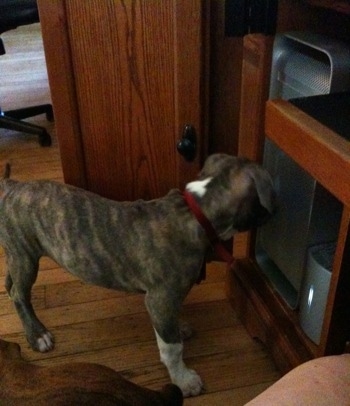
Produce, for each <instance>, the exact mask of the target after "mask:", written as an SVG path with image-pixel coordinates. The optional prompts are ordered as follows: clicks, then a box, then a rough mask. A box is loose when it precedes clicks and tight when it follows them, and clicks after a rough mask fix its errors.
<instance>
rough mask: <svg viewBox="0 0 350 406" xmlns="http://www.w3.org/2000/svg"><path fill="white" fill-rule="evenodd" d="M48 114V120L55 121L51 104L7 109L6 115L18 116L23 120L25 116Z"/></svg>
mask: <svg viewBox="0 0 350 406" xmlns="http://www.w3.org/2000/svg"><path fill="white" fill-rule="evenodd" d="M44 113H45V114H46V118H47V120H48V121H53V110H52V106H51V104H41V105H40V106H31V107H24V108H22V109H16V110H7V111H5V113H4V114H5V115H6V116H7V117H12V118H17V119H18V120H22V119H23V118H28V117H34V116H37V115H39V114H44Z"/></svg>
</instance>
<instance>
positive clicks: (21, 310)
mask: <svg viewBox="0 0 350 406" xmlns="http://www.w3.org/2000/svg"><path fill="white" fill-rule="evenodd" d="M17 257H18V258H19V259H18V260H17V259H16V258H17ZM16 258H14V257H13V256H12V255H9V254H8V255H7V268H8V269H7V271H8V274H7V276H6V282H5V286H6V290H7V292H8V294H9V296H10V298H11V299H12V300H13V302H14V304H15V307H16V310H17V313H18V316H19V318H20V319H21V322H22V324H23V328H24V331H25V334H26V337H27V340H28V342H29V344H30V346H31V347H32V348H33V350H37V351H40V352H46V351H49V350H51V349H52V348H53V346H54V340H53V336H52V334H51V333H50V332H49V331H48V330H47V329H46V327H45V326H44V325H43V324H42V323H41V321H40V320H39V319H38V318H37V316H36V314H35V312H34V309H33V306H32V303H31V289H32V286H33V284H34V282H35V280H36V277H37V273H38V266H39V264H38V259H35V260H34V259H31V258H29V257H28V256H26V255H20V256H18V254H17V255H16Z"/></svg>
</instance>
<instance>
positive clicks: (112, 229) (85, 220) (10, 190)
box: [0, 154, 275, 396]
mask: <svg viewBox="0 0 350 406" xmlns="http://www.w3.org/2000/svg"><path fill="white" fill-rule="evenodd" d="M186 189H187V191H189V192H190V193H192V194H193V196H194V197H195V199H196V201H197V203H198V204H199V205H200V207H201V209H202V211H203V213H204V214H205V215H206V216H207V218H208V219H209V220H210V221H211V223H212V225H213V227H214V229H215V230H216V232H217V234H218V236H219V237H220V238H221V239H223V240H227V239H229V238H231V237H232V236H233V234H235V233H236V232H238V231H244V230H247V229H250V228H252V227H256V226H258V225H260V224H262V223H263V222H264V221H266V219H267V218H268V217H269V216H270V215H271V214H272V213H273V211H274V208H275V202H274V191H273V186H272V181H271V178H270V176H269V175H268V173H267V172H266V171H265V170H264V169H263V168H262V167H261V166H259V165H257V164H256V163H253V162H251V161H249V160H247V159H243V158H237V157H233V156H229V155H225V154H215V155H212V156H210V157H209V158H208V159H207V160H206V162H205V165H204V167H203V170H202V171H201V173H200V175H199V180H197V181H194V182H191V183H189V184H187V186H186ZM0 196H1V197H0V243H1V244H2V245H3V247H4V249H5V253H6V256H7V266H8V275H7V280H6V288H7V291H8V293H9V295H10V297H11V298H12V299H13V301H14V303H15V306H16V309H17V312H18V315H19V317H20V318H21V321H22V323H23V326H24V330H25V333H26V336H27V339H28V342H29V343H30V345H31V347H32V348H33V349H35V350H39V351H42V352H43V351H48V350H50V349H52V348H53V345H54V342H53V337H52V335H51V333H50V332H49V331H48V330H47V329H46V327H45V326H44V325H43V324H42V323H41V322H40V321H39V319H38V318H37V316H36V315H35V312H34V310H33V307H32V305H31V302H30V295H31V288H32V285H33V284H34V282H35V280H36V277H37V272H38V263H39V259H40V257H41V256H49V257H51V258H52V259H54V260H55V261H56V262H57V263H58V264H59V265H60V266H62V267H63V268H65V269H66V270H67V271H69V272H71V273H72V274H74V275H76V276H77V277H79V278H81V279H82V280H83V281H85V282H87V283H92V284H96V285H99V286H103V287H107V288H111V289H122V290H125V291H129V292H142V293H144V294H145V302H146V307H147V310H148V312H149V314H150V317H151V321H152V324H153V327H154V329H155V332H156V338H157V343H158V347H159V350H160V356H161V360H162V361H163V363H164V364H165V365H166V366H167V368H168V371H169V374H170V377H171V380H172V382H173V383H175V384H177V385H178V386H179V387H180V388H181V389H182V391H183V393H184V395H185V396H189V395H197V394H199V393H200V392H201V389H202V382H201V379H200V377H199V376H198V375H197V374H196V372H194V371H192V370H190V369H187V367H186V366H185V364H184V362H183V359H182V352H183V345H182V341H181V334H180V328H179V323H178V316H179V312H180V309H181V304H182V302H183V300H184V298H185V297H186V295H187V294H188V292H189V290H190V289H191V287H192V286H193V284H194V283H195V282H196V280H197V279H198V276H199V273H200V269H201V266H202V264H203V261H204V260H205V255H206V252H207V251H208V249H209V248H210V243H209V240H208V237H207V235H206V233H205V231H204V230H203V228H202V226H201V225H200V224H199V223H198V221H197V220H196V218H195V217H194V215H193V214H192V212H191V211H190V210H189V207H188V206H187V204H186V203H185V201H184V198H183V196H182V193H181V192H180V191H179V190H171V191H170V192H169V193H168V194H167V195H166V196H165V197H163V198H160V199H155V200H151V201H142V200H138V201H135V202H124V203H120V202H116V201H112V200H108V199H105V198H102V197H100V196H97V195H95V194H93V193H90V192H87V191H85V190H81V189H78V188H75V187H72V186H67V185H62V184H59V183H55V182H51V181H33V182H23V183H21V182H16V181H14V180H10V179H4V180H3V181H2V182H0Z"/></svg>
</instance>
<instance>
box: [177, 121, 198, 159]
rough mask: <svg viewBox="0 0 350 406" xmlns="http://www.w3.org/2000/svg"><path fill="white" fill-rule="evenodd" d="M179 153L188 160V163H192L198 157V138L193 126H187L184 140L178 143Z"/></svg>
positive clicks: (184, 131) (184, 130)
mask: <svg viewBox="0 0 350 406" xmlns="http://www.w3.org/2000/svg"><path fill="white" fill-rule="evenodd" d="M176 147H177V150H178V152H179V153H180V154H181V155H182V156H183V157H184V158H185V159H186V161H189V162H192V161H193V160H194V158H195V157H196V147H197V138H196V131H195V129H194V127H193V126H191V125H190V124H186V125H185V127H184V129H183V132H182V138H181V140H179V141H178V142H177V145H176Z"/></svg>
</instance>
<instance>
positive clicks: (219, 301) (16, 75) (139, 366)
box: [0, 25, 279, 406]
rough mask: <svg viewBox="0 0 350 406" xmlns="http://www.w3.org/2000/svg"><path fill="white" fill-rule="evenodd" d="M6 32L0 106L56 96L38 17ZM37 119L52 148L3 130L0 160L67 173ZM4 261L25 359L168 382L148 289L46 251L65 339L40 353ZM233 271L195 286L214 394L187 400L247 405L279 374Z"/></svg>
mask: <svg viewBox="0 0 350 406" xmlns="http://www.w3.org/2000/svg"><path fill="white" fill-rule="evenodd" d="M2 37H3V39H4V42H5V47H6V49H7V55H5V56H2V57H0V65H1V68H0V70H1V82H0V83H1V88H0V103H1V107H2V108H3V109H4V110H6V109H10V108H16V107H22V106H27V105H32V104H38V103H43V102H47V101H49V100H50V96H49V90H48V84H47V77H46V70H45V61H44V56H43V50H42V43H41V36H40V27H39V25H32V26H28V27H21V28H19V29H17V30H14V31H11V32H8V33H5V34H4V35H3V36H2ZM31 121H32V122H35V123H38V124H42V125H45V126H47V128H48V130H49V131H50V133H51V134H52V136H53V139H54V143H53V146H52V147H50V148H43V147H40V146H39V145H38V142H37V139H36V137H35V136H24V135H21V134H17V133H14V132H11V131H6V130H3V129H0V168H2V167H3V165H4V163H5V162H10V163H11V164H12V177H13V178H17V179H21V180H28V179H39V178H50V179H55V180H58V181H63V179H62V170H61V165H60V156H59V151H58V147H57V140H56V138H55V130H54V125H53V124H50V123H47V122H46V121H45V117H44V116H43V117H37V118H35V119H32V120H31ZM0 171H1V169H0ZM4 268H5V258H4V256H3V253H2V252H1V254H0V337H1V338H4V339H7V340H12V341H16V342H18V343H19V344H20V345H21V346H22V351H23V354H24V357H25V358H26V359H28V360H30V361H31V362H34V363H36V364H38V365H48V364H50V365H52V364H61V363H64V362H67V361H91V362H98V363H101V364H105V365H108V366H110V367H112V368H114V369H116V370H118V371H121V372H122V373H123V375H124V376H125V377H126V378H128V379H130V380H132V381H134V382H136V383H138V384H140V385H144V386H147V387H150V388H156V389H157V388H160V387H161V386H162V385H163V384H165V383H167V382H168V376H167V372H166V370H165V368H164V367H163V365H162V364H161V363H160V362H159V355H158V350H157V346H156V341H155V338H154V334H153V330H152V327H151V325H150V322H149V319H148V316H147V314H146V312H145V308H144V305H143V297H142V296H141V295H131V294H128V295H127V294H124V293H120V292H112V291H108V290H106V289H102V288H97V287H93V286H88V285H84V284H82V283H81V282H79V281H78V280H77V279H75V278H74V277H72V276H71V275H70V274H68V273H66V272H64V271H63V270H62V269H60V268H59V267H58V266H57V265H56V264H55V263H54V262H53V261H52V260H50V259H48V258H43V259H42V262H41V270H40V272H39V277H38V280H37V282H36V284H35V287H34V290H33V303H34V306H35V308H36V309H37V313H38V315H39V317H40V319H41V320H42V321H43V322H44V323H45V324H46V325H47V326H48V327H49V328H50V329H51V331H52V332H53V333H54V335H55V337H56V348H55V349H54V351H52V352H50V353H47V354H39V353H35V352H33V351H31V350H30V349H29V347H28V345H27V343H26V341H25V338H24V336H23V332H22V327H21V325H20V322H19V319H18V318H17V315H16V314H15V312H14V309H13V306H12V303H11V302H10V300H9V299H8V298H7V295H6V294H5V289H4V274H5V269H4ZM224 272H225V266H222V265H220V264H211V265H210V266H209V269H208V277H207V280H206V281H205V282H204V283H202V284H201V285H199V286H195V287H194V289H193V290H192V292H191V293H190V295H189V297H188V299H187V300H186V303H185V305H184V309H183V317H184V318H185V319H186V320H188V321H189V322H190V323H191V324H192V326H193V327H194V329H195V331H196V334H195V336H194V337H193V338H191V339H190V340H189V341H187V342H186V344H185V359H186V362H187V364H188V365H189V366H190V367H192V368H195V369H196V370H197V371H198V372H199V373H200V375H201V376H202V378H203V380H204V381H205V385H206V392H205V394H203V395H201V396H200V397H197V398H191V399H186V400H185V405H201V406H205V405H235V406H239V405H244V404H245V403H246V402H247V401H248V400H250V399H252V398H253V397H254V396H256V395H257V394H258V393H260V392H261V391H263V390H264V389H265V388H266V387H268V386H269V385H271V384H272V383H273V382H274V381H275V380H276V379H277V378H278V377H279V373H278V372H277V370H276V368H275V366H274V364H273V362H272V361H271V359H270V357H269V356H268V354H267V353H266V352H265V351H264V348H263V347H262V345H261V344H260V343H259V342H256V341H254V340H252V339H251V338H250V337H249V336H248V335H247V333H246V331H245V330H244V328H243V327H242V325H241V324H240V322H239V321H238V320H237V318H236V316H235V313H234V311H233V310H232V308H231V306H230V305H229V303H228V301H227V300H226V296H225V286H224Z"/></svg>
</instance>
